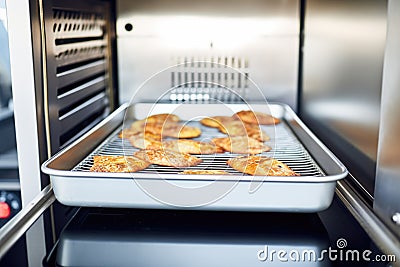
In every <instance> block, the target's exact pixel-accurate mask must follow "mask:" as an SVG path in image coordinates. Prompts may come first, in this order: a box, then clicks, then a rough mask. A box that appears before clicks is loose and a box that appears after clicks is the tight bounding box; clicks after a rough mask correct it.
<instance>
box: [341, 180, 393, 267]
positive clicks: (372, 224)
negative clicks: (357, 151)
mask: <svg viewBox="0 0 400 267" xmlns="http://www.w3.org/2000/svg"><path fill="white" fill-rule="evenodd" d="M336 193H337V195H338V196H339V198H340V199H341V200H342V202H343V203H344V204H345V205H346V207H347V208H348V209H349V211H350V212H351V213H352V214H353V216H354V218H355V219H356V220H357V221H358V222H359V223H360V225H361V227H363V228H364V230H365V232H366V233H367V234H368V235H369V236H370V237H371V239H372V240H373V241H374V243H375V244H376V245H377V246H378V247H379V249H381V250H382V252H383V253H385V254H386V255H395V257H396V262H393V263H392V264H393V266H399V263H398V259H400V241H399V239H398V238H397V237H396V236H395V235H394V234H393V232H392V231H391V230H390V229H389V228H388V227H387V226H386V225H385V224H384V223H383V222H382V221H381V220H380V219H379V218H378V217H377V216H376V215H375V214H374V212H373V210H371V209H370V208H369V207H368V206H367V205H366V204H365V203H364V201H363V200H362V199H361V198H360V197H359V196H358V195H357V194H356V193H355V192H354V190H353V189H352V188H351V186H349V185H348V183H347V182H346V181H344V180H342V181H338V183H337V188H336Z"/></svg>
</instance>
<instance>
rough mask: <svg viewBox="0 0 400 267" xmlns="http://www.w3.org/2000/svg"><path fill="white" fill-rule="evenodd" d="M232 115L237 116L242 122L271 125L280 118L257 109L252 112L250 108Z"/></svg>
mask: <svg viewBox="0 0 400 267" xmlns="http://www.w3.org/2000/svg"><path fill="white" fill-rule="evenodd" d="M234 116H235V117H239V118H240V119H241V120H242V121H243V122H247V123H251V124H263V125H272V124H277V123H279V122H280V119H278V118H275V117H273V116H272V115H269V114H266V113H262V112H257V111H255V112H253V111H251V110H242V111H239V112H237V113H236V114H235V115H234Z"/></svg>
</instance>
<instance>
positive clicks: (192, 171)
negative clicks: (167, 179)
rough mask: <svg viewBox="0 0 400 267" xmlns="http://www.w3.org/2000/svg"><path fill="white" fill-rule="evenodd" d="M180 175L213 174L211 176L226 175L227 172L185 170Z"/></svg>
mask: <svg viewBox="0 0 400 267" xmlns="http://www.w3.org/2000/svg"><path fill="white" fill-rule="evenodd" d="M180 174H207V175H208V174H211V175H226V174H229V173H227V172H226V171H221V170H184V171H183V172H181V173H180Z"/></svg>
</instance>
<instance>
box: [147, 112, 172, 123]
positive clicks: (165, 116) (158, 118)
mask: <svg viewBox="0 0 400 267" xmlns="http://www.w3.org/2000/svg"><path fill="white" fill-rule="evenodd" d="M144 121H146V123H164V122H166V121H169V122H178V121H180V118H179V117H178V116H177V115H175V114H169V113H162V114H155V115H151V116H149V117H147V118H146V119H144Z"/></svg>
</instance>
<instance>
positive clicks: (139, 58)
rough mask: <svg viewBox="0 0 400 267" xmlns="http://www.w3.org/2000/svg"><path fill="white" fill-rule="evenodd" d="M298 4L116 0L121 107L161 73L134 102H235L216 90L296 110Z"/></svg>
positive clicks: (295, 2) (253, 0) (289, 2)
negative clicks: (176, 100)
mask: <svg viewBox="0 0 400 267" xmlns="http://www.w3.org/2000/svg"><path fill="white" fill-rule="evenodd" d="M299 6H300V4H299V1H297V0H296V1H279V0H272V1H260V0H251V1H239V0H234V1H230V2H229V3H227V2H225V1H211V0H207V1H201V0H196V1H190V2H188V1H184V0H173V1H168V2H165V1H151V2H145V1H117V14H118V17H117V42H118V69H119V85H120V102H121V103H125V102H128V101H130V99H131V97H132V96H133V95H134V94H136V93H137V91H138V89H139V88H140V87H141V86H142V85H143V84H142V83H144V82H145V81H146V80H147V79H148V78H150V77H151V76H152V75H154V74H156V73H159V72H162V73H164V74H165V75H159V76H158V79H157V80H155V78H154V77H152V78H151V80H152V81H151V82H152V85H153V86H151V87H148V88H149V89H148V90H151V91H152V93H151V94H148V93H145V94H140V95H137V101H136V102H143V101H153V102H154V101H155V100H158V99H159V98H160V97H161V96H163V97H164V98H163V99H166V100H170V99H172V100H173V99H175V98H176V99H178V100H179V99H184V98H191V99H197V98H198V96H199V95H200V96H201V98H202V99H203V96H205V97H206V98H208V97H210V98H216V99H218V100H221V101H225V102H227V101H237V97H236V96H235V95H233V94H232V93H231V92H224V93H219V91H220V90H218V85H220V86H221V87H228V88H230V89H232V91H233V92H236V93H239V94H240V95H241V96H242V97H244V98H245V99H246V100H256V101H260V99H262V98H263V96H262V94H260V92H261V93H263V94H264V95H265V97H266V98H267V99H268V100H270V101H279V102H283V103H287V104H289V105H290V106H291V107H292V108H293V109H296V103H297V102H296V97H297V76H298V75H297V73H298V56H299V53H298V50H299V49H298V47H299V28H300V26H299V21H300V19H299V13H300V12H299ZM198 62H201V64H198ZM212 63H214V64H215V65H213V64H212ZM177 64H181V65H179V66H178V67H177V68H174V69H166V68H168V67H170V66H174V65H177ZM198 65H200V66H198ZM232 68H233V69H232ZM236 70H238V71H241V72H242V75H238V72H237V71H236ZM250 79H251V80H252V81H254V83H255V84H256V85H257V86H258V88H257V87H256V86H255V85H254V84H253V83H252V82H251V81H250ZM147 82H148V81H147ZM174 85H175V86H177V88H172V87H173V86H174ZM207 85H208V86H207ZM170 89H171V90H170ZM174 90H175V91H174ZM259 91H260V92H259ZM139 93H141V92H139ZM164 93H166V94H165V95H164Z"/></svg>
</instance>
